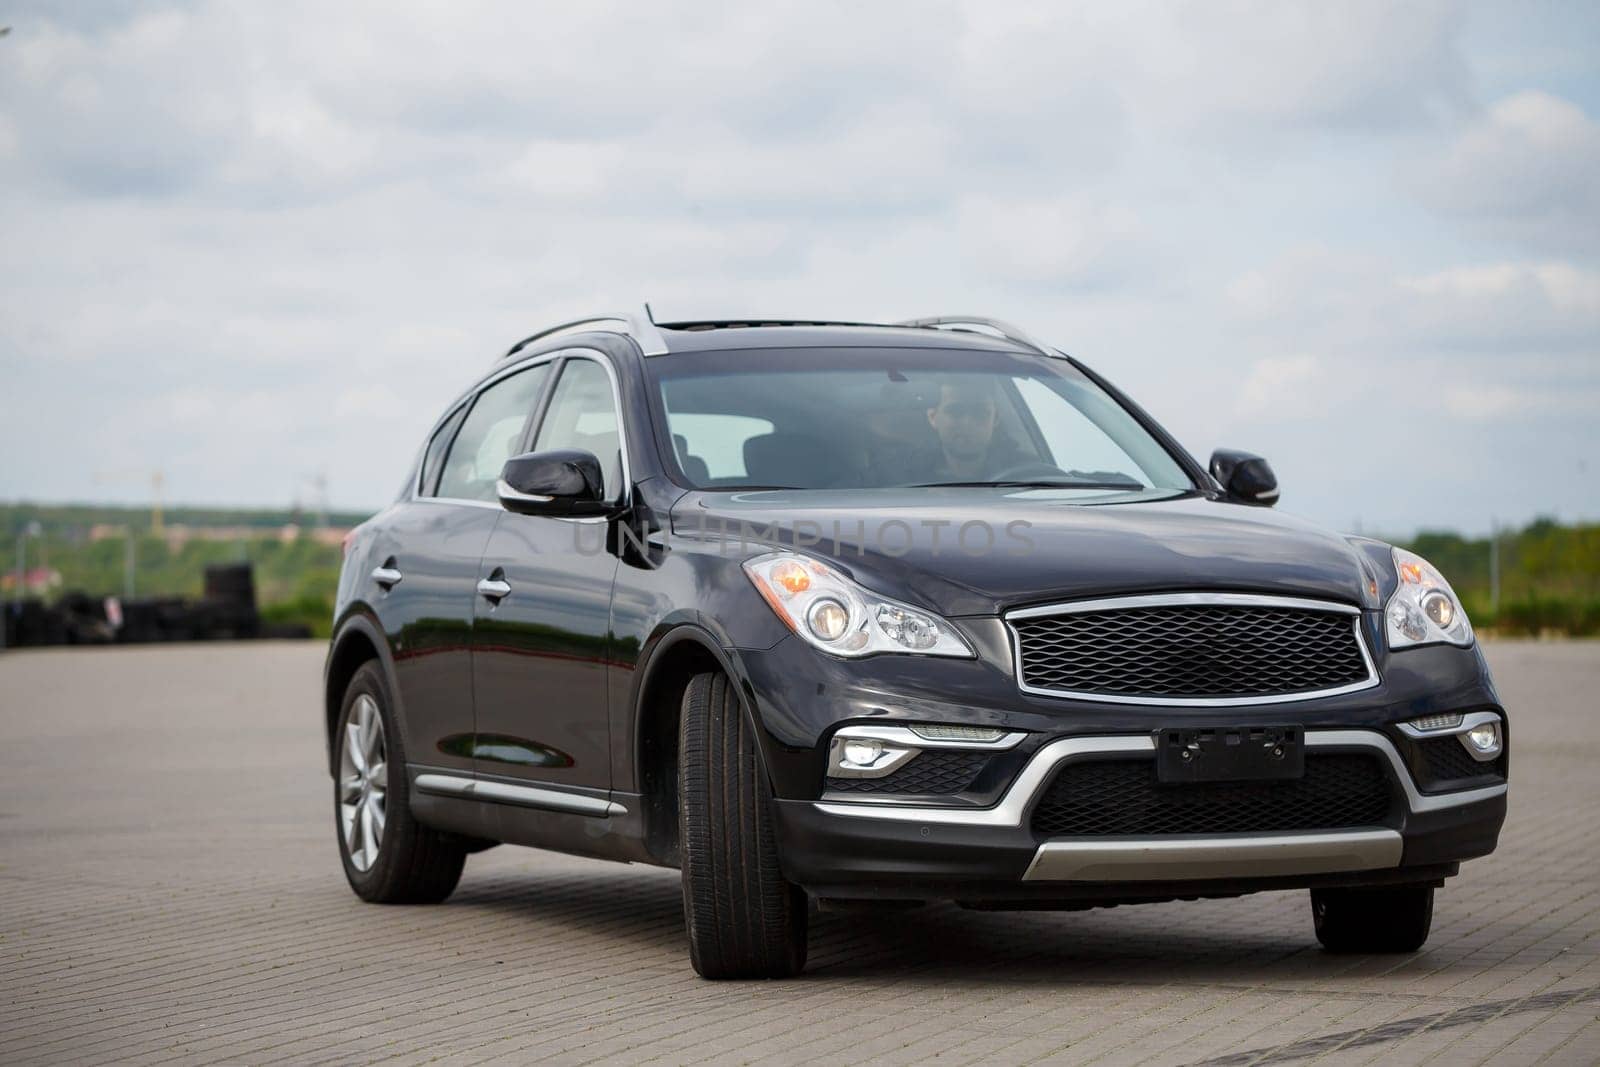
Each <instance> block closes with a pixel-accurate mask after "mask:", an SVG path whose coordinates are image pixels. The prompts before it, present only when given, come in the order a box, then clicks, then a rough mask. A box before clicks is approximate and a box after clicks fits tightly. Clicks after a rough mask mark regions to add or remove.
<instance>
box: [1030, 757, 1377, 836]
mask: <svg viewBox="0 0 1600 1067" xmlns="http://www.w3.org/2000/svg"><path fill="white" fill-rule="evenodd" d="M1392 799H1393V794H1392V791H1391V788H1390V783H1389V777H1388V775H1387V774H1386V773H1385V772H1384V770H1383V766H1382V764H1380V763H1379V762H1378V760H1377V758H1376V757H1374V756H1366V755H1345V754H1330V755H1315V754H1312V753H1307V754H1306V773H1305V777H1304V778H1296V779H1288V780H1281V781H1259V782H1200V783H1185V784H1182V785H1167V784H1162V783H1161V782H1160V781H1158V780H1157V778H1156V765H1155V761H1154V760H1150V759H1136V760H1096V761H1090V762H1080V763H1069V764H1067V765H1066V766H1064V767H1062V768H1061V769H1060V770H1059V771H1057V772H1056V777H1055V779H1054V780H1053V781H1052V782H1051V784H1050V786H1049V788H1048V789H1046V790H1045V793H1044V796H1043V797H1042V798H1041V799H1040V801H1039V803H1038V805H1037V807H1035V808H1034V812H1033V831H1034V833H1036V834H1039V835H1040V836H1043V837H1064V836H1084V835H1087V836H1110V835H1116V834H1128V835H1134V836H1140V837H1147V836H1159V835H1161V834H1230V833H1238V834H1245V833H1272V832H1276V831H1283V830H1334V829H1342V828H1346V827H1353V826H1382V825H1385V824H1386V823H1387V822H1388V819H1389V811H1390V808H1391V805H1392Z"/></svg>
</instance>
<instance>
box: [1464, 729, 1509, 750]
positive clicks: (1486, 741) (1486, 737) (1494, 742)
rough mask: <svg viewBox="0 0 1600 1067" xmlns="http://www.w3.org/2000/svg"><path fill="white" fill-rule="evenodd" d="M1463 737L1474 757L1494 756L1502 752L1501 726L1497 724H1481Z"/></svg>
mask: <svg viewBox="0 0 1600 1067" xmlns="http://www.w3.org/2000/svg"><path fill="white" fill-rule="evenodd" d="M1463 736H1464V737H1465V738H1466V740H1467V746H1468V747H1469V748H1471V749H1472V752H1473V755H1476V756H1494V755H1497V754H1499V752H1500V724H1499V723H1497V722H1486V723H1480V724H1479V725H1477V726H1474V727H1473V728H1472V729H1470V730H1468V731H1467V732H1466V733H1465V734H1464V735H1463Z"/></svg>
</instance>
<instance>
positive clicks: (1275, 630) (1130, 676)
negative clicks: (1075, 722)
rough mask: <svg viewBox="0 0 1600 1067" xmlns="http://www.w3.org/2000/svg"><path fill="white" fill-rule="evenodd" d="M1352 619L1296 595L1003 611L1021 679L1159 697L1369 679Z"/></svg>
mask: <svg viewBox="0 0 1600 1067" xmlns="http://www.w3.org/2000/svg"><path fill="white" fill-rule="evenodd" d="M1125 605H1126V606H1125ZM1356 619H1357V616H1354V615H1352V614H1350V613H1349V612H1348V611H1338V610H1333V609H1331V608H1330V609H1318V608H1316V607H1311V606H1305V604H1304V602H1297V603H1295V604H1292V605H1274V604H1272V603H1270V598H1257V599H1255V600H1254V601H1253V602H1249V603H1238V602H1231V601H1229V600H1228V599H1227V598H1225V597H1219V599H1218V602H1216V603H1205V602H1201V603H1192V602H1184V603H1151V604H1149V605H1139V604H1137V603H1132V602H1122V603H1119V604H1118V605H1117V606H1108V607H1107V608H1105V609H1098V610H1075V609H1071V608H1063V609H1062V610H1060V611H1059V612H1049V613H1034V612H1026V613H1020V614H1019V615H1017V616H1013V617H1012V618H1011V619H1010V620H1009V621H1010V624H1011V628H1012V630H1013V631H1014V632H1015V634H1016V639H1017V651H1018V665H1019V670H1020V679H1021V682H1022V684H1023V686H1024V687H1025V688H1027V689H1030V690H1036V691H1041V692H1049V693H1063V694H1069V695H1083V696H1101V697H1105V698H1107V699H1111V700H1122V701H1127V700H1148V701H1151V702H1160V701H1163V700H1167V701H1172V700H1180V701H1181V700H1228V699H1240V700H1250V699H1261V698H1273V697H1277V698H1284V697H1294V696H1311V695H1315V694H1317V693H1321V692H1329V691H1337V690H1343V689H1349V688H1358V687H1360V686H1362V685H1364V684H1367V683H1370V682H1372V681H1373V680H1374V679H1373V675H1372V671H1371V667H1370V666H1369V665H1368V661H1367V657H1366V656H1365V655H1364V654H1363V652H1362V647H1361V640H1360V638H1359V637H1358V636H1357V634H1356Z"/></svg>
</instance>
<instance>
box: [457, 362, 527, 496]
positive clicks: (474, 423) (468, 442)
mask: <svg viewBox="0 0 1600 1067" xmlns="http://www.w3.org/2000/svg"><path fill="white" fill-rule="evenodd" d="M549 374H550V365H549V364H548V363H541V364H539V365H538V366H536V367H529V368H528V369H527V370H524V371H518V372H517V373H516V374H513V375H510V376H509V377H505V378H501V379H500V380H499V381H497V382H495V383H494V384H493V385H490V386H489V387H488V388H486V389H484V390H483V392H481V393H479V394H478V398H477V400H476V401H474V402H473V405H472V410H471V411H470V412H468V413H467V417H466V419H465V420H463V421H462V423H461V429H460V430H459V431H458V432H457V433H456V436H455V440H454V441H453V442H452V443H451V444H450V449H449V452H448V453H447V458H446V459H445V461H444V469H443V471H442V473H441V474H440V477H439V493H438V495H439V496H441V497H453V498H455V499H458V500H488V501H493V500H495V499H497V497H496V494H495V489H494V484H495V482H496V481H498V480H499V478H500V471H501V469H502V468H503V467H504V466H505V464H506V460H508V459H510V458H511V457H512V456H514V455H516V454H517V447H518V446H519V445H520V444H521V443H522V438H523V434H524V432H525V431H526V430H527V426H528V418H529V417H530V416H531V415H532V414H533V407H534V403H535V402H536V401H537V400H538V399H539V390H540V389H541V388H542V387H543V385H544V381H545V379H546V378H547V377H549Z"/></svg>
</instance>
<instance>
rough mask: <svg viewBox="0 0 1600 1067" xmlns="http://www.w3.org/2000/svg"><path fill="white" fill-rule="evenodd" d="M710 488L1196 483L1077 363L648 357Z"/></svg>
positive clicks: (966, 355) (888, 355)
mask: <svg viewBox="0 0 1600 1067" xmlns="http://www.w3.org/2000/svg"><path fill="white" fill-rule="evenodd" d="M647 366H648V368H649V371H650V374H651V376H652V378H653V379H654V380H655V385H656V388H657V389H659V391H660V396H661V403H662V407H663V409H664V410H665V412H666V419H667V428H668V432H669V433H670V434H671V439H672V447H673V451H674V453H675V455H676V457H677V460H678V465H679V467H680V468H681V470H682V471H683V474H684V476H685V477H686V478H687V479H688V481H689V482H690V483H691V484H692V485H694V486H696V487H697V488H702V489H755V488H766V489H884V488H893V487H903V486H929V485H1018V486H1035V485H1037V486H1041V487H1054V486H1062V487H1074V486H1079V487H1084V488H1109V489H1125V490H1139V489H1152V488H1153V489H1166V490H1171V489H1184V490H1186V489H1190V488H1192V483H1191V482H1190V481H1189V478H1188V477H1187V475H1186V474H1185V473H1184V470H1183V468H1182V467H1181V466H1179V464H1178V462H1177V461H1176V460H1175V459H1173V457H1172V456H1171V455H1170V454H1169V453H1168V452H1167V451H1166V450H1165V449H1164V448H1162V447H1161V445H1160V443H1159V442H1157V441H1156V440H1155V439H1154V438H1153V437H1151V436H1150V434H1149V433H1148V432H1146V431H1145V429H1144V428H1143V427H1142V426H1140V425H1139V423H1138V421H1137V420H1135V419H1134V418H1133V416H1131V415H1130V414H1128V412H1127V411H1126V410H1124V409H1123V408H1122V407H1121V406H1119V405H1118V404H1117V403H1116V401H1114V400H1113V399H1112V398H1111V397H1110V396H1109V395H1107V394H1106V393H1105V391H1104V390H1102V389H1100V388H1099V387H1098V386H1097V385H1095V384H1094V383H1093V382H1092V381H1090V380H1089V379H1088V378H1086V377H1084V376H1083V375H1082V374H1081V373H1080V372H1079V371H1078V370H1077V369H1076V368H1074V367H1073V366H1072V365H1071V364H1070V363H1068V362H1066V361H1065V360H1059V359H1047V358H1044V357H1033V356H1024V355H1020V354H1019V355H1010V354H1006V353H994V352H975V351H970V350H961V349H925V348H880V349H840V348H828V349H792V348H786V349H762V350H748V351H717V352H699V353H681V354H675V355H672V356H665V357H661V358H658V359H652V360H649V361H647Z"/></svg>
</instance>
